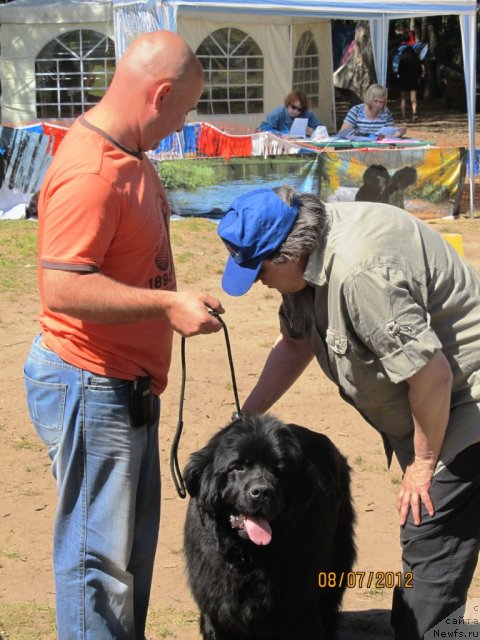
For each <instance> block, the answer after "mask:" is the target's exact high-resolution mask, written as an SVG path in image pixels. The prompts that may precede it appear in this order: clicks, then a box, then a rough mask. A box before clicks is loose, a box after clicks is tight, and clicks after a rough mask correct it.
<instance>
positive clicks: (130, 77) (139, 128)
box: [87, 31, 203, 151]
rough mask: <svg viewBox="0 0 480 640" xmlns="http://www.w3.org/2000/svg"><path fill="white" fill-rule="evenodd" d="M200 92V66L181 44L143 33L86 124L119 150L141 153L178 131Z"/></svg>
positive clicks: (172, 36) (170, 36)
mask: <svg viewBox="0 0 480 640" xmlns="http://www.w3.org/2000/svg"><path fill="white" fill-rule="evenodd" d="M202 88H203V69H202V66H201V64H200V62H199V61H198V59H197V58H196V56H195V54H194V53H193V51H192V50H191V49H190V47H189V46H188V44H187V43H186V42H185V40H183V38H181V37H180V36H179V35H177V34H176V33H172V32H171V31H154V32H151V33H145V34H143V35H141V36H140V37H139V38H137V39H136V40H134V41H133V43H132V44H131V45H130V47H129V48H128V49H127V51H126V52H125V54H124V55H123V56H122V58H121V59H120V61H119V63H118V65H117V68H116V70H115V74H114V76H113V79H112V82H111V84H110V87H109V88H108V90H107V92H106V93H105V95H104V97H103V98H102V100H101V101H100V102H99V103H98V104H97V105H96V106H95V107H94V108H93V109H92V110H91V111H89V112H88V114H87V119H88V120H89V121H90V122H91V123H92V124H94V125H96V126H97V127H99V128H100V129H103V130H104V131H106V132H107V133H109V134H110V135H111V137H113V138H114V139H115V140H117V141H118V142H121V143H122V144H124V145H125V146H127V147H129V148H131V149H135V150H137V149H138V150H143V151H145V150H148V149H152V148H155V146H156V145H158V144H159V142H160V140H162V139H163V138H165V137H166V136H167V135H170V134H171V133H173V132H174V131H180V130H181V129H182V127H183V125H184V122H185V117H186V115H187V113H188V112H189V111H191V110H192V109H195V108H196V105H197V102H198V99H199V98H200V95H201V92H202Z"/></svg>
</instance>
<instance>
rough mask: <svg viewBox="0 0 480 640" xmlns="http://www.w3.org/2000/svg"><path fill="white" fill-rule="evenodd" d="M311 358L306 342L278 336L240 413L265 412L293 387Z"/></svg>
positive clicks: (311, 354) (310, 351)
mask: <svg viewBox="0 0 480 640" xmlns="http://www.w3.org/2000/svg"><path fill="white" fill-rule="evenodd" d="M312 358H313V352H312V350H311V349H310V346H309V345H308V343H307V342H306V341H305V340H303V339H300V340H294V339H293V338H290V337H288V336H286V335H283V334H281V335H280V336H279V337H278V338H277V340H276V342H275V344H274V345H273V348H272V350H271V352H270V355H269V356H268V358H267V360H266V362H265V365H264V367H263V371H262V373H261V374H260V378H259V379H258V382H257V384H256V385H255V387H254V389H253V390H252V392H251V393H250V395H249V396H248V398H247V399H246V401H245V403H244V405H243V407H242V412H243V413H246V414H252V413H264V412H265V411H267V410H268V409H270V407H271V406H272V405H273V404H275V402H276V401H277V400H279V399H280V398H281V397H282V396H283V394H284V393H285V392H286V391H287V390H288V389H289V388H290V387H291V386H292V384H293V383H294V382H295V380H297V378H298V377H299V376H300V375H301V373H302V372H303V371H304V370H305V369H306V367H307V365H308V364H309V363H310V362H311V360H312Z"/></svg>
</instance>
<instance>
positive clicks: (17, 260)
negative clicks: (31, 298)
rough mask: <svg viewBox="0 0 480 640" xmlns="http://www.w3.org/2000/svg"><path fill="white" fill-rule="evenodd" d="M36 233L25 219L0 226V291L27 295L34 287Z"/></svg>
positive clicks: (4, 222)
mask: <svg viewBox="0 0 480 640" xmlns="http://www.w3.org/2000/svg"><path fill="white" fill-rule="evenodd" d="M37 230H38V226H37V224H36V223H34V222H30V221H28V220H3V221H2V222H1V223H0V291H2V292H15V294H18V293H29V292H31V291H34V290H35V289H36V287H37V277H36V276H37Z"/></svg>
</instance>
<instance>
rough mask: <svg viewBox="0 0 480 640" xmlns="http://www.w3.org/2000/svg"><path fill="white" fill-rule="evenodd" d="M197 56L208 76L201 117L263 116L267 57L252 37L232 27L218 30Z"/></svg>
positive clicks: (200, 107) (201, 47)
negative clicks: (223, 115) (257, 114)
mask: <svg viewBox="0 0 480 640" xmlns="http://www.w3.org/2000/svg"><path fill="white" fill-rule="evenodd" d="M196 54H197V56H198V59H199V60H200V62H201V64H202V67H203V69H204V72H205V86H204V90H203V93H202V96H201V98H200V100H199V103H198V107H197V111H198V113H205V114H246V113H262V112H263V55H262V52H261V50H260V47H259V46H258V45H257V43H256V42H255V41H254V40H253V39H252V38H251V37H250V36H249V35H248V34H246V33H245V32H244V31H241V30H240V29H232V28H231V27H226V28H224V29H218V30H217V31H214V32H213V33H211V34H210V35H209V36H207V38H205V40H204V41H203V42H202V43H201V45H200V46H199V47H198V49H197V51H196Z"/></svg>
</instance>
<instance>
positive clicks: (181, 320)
mask: <svg viewBox="0 0 480 640" xmlns="http://www.w3.org/2000/svg"><path fill="white" fill-rule="evenodd" d="M209 309H213V310H214V311H216V312H217V313H224V311H225V310H224V308H223V307H222V305H221V304H220V302H219V301H218V300H217V299H216V298H213V297H212V296H209V295H206V294H202V293H193V292H190V293H176V294H175V295H174V296H173V298H172V300H171V303H170V304H169V305H168V308H167V318H168V320H169V322H170V324H171V325H172V327H173V329H174V330H175V331H176V332H177V333H179V334H180V335H181V336H183V337H184V338H190V337H192V336H196V335H199V334H201V333H215V332H216V331H220V329H221V328H222V324H221V322H220V321H219V320H218V319H217V318H215V317H214V316H213V315H211V314H210V313H209Z"/></svg>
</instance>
